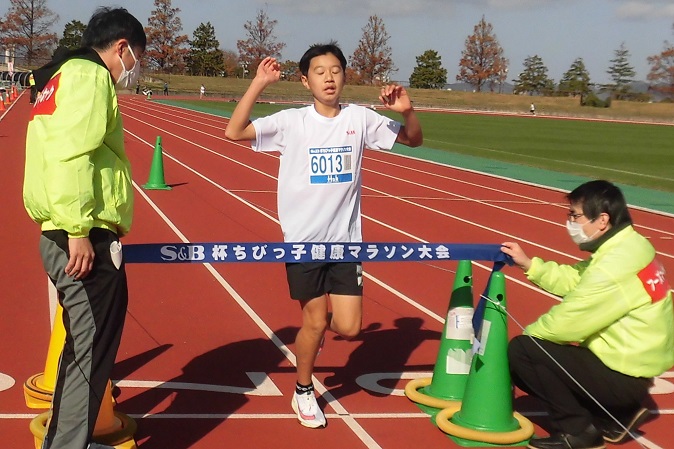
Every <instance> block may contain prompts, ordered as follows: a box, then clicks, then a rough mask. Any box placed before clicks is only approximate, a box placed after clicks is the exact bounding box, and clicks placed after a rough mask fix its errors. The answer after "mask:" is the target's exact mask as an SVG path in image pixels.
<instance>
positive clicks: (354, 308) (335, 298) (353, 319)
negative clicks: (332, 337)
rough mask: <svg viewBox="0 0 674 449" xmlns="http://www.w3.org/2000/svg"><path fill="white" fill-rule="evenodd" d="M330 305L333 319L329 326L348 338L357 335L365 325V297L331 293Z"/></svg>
mask: <svg viewBox="0 0 674 449" xmlns="http://www.w3.org/2000/svg"><path fill="white" fill-rule="evenodd" d="M330 305H331V306H332V319H331V320H330V322H329V323H328V328H329V329H330V330H331V331H333V332H334V333H336V334H337V335H339V336H340V337H342V338H344V339H346V340H350V339H352V338H355V337H357V336H358V334H359V333H360V329H361V327H362V325H363V297H362V296H349V295H330Z"/></svg>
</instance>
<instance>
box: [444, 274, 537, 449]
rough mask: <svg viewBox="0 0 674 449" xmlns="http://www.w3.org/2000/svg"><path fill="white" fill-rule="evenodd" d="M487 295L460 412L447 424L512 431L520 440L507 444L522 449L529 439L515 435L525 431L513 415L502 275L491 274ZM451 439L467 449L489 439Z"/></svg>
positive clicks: (480, 429)
mask: <svg viewBox="0 0 674 449" xmlns="http://www.w3.org/2000/svg"><path fill="white" fill-rule="evenodd" d="M487 296H488V298H489V300H488V301H487V303H486V307H485V311H484V320H483V322H482V326H481V328H480V332H479V334H478V336H477V340H478V342H479V347H478V348H477V351H476V353H475V354H474V355H473V361H472V364H471V369H470V374H469V375H468V380H467V382H466V389H465V391H464V395H463V402H462V403H461V409H460V410H459V411H458V412H456V413H454V414H453V416H452V417H451V419H450V422H451V423H453V424H455V425H457V426H459V427H462V428H466V429H473V430H477V431H480V432H484V433H486V434H489V433H490V432H494V433H496V432H499V433H510V432H511V433H513V435H516V438H519V441H508V443H507V445H509V446H525V445H526V444H527V440H528V437H527V436H524V437H521V436H519V437H518V436H517V435H521V434H522V432H521V431H522V430H525V429H524V428H521V427H520V424H521V423H520V421H519V420H518V419H516V418H515V416H514V415H513V404H512V401H513V398H512V386H511V382H510V370H509V366H508V322H507V318H508V317H507V315H506V313H505V308H506V294H505V277H504V275H503V273H501V272H494V273H493V274H492V276H491V281H490V283H489V289H488V295H487ZM527 427H528V425H527ZM532 429H533V426H532ZM531 433H533V430H532V431H531ZM529 436H531V435H530V434H529ZM452 439H454V440H455V441H456V442H457V443H458V444H460V445H462V446H469V447H483V446H485V443H484V441H487V440H489V438H485V439H484V440H483V441H473V440H467V439H464V438H460V437H457V436H454V435H452ZM504 444H506V443H504Z"/></svg>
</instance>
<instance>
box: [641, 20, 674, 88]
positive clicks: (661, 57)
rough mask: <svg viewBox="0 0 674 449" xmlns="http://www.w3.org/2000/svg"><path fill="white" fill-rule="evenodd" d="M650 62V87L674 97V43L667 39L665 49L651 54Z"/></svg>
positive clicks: (673, 28) (673, 25)
mask: <svg viewBox="0 0 674 449" xmlns="http://www.w3.org/2000/svg"><path fill="white" fill-rule="evenodd" d="M672 30H674V24H672ZM648 63H649V64H650V65H651V71H650V72H649V73H648V75H647V76H646V78H647V79H648V81H650V82H651V85H650V88H651V89H652V90H654V91H656V92H661V93H663V94H665V95H667V96H669V97H674V44H671V43H669V42H667V41H665V48H664V50H662V52H661V53H660V54H657V55H653V56H649V57H648Z"/></svg>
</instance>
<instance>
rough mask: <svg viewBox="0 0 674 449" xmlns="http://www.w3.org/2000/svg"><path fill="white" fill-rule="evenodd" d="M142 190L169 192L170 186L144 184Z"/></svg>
mask: <svg viewBox="0 0 674 449" xmlns="http://www.w3.org/2000/svg"><path fill="white" fill-rule="evenodd" d="M143 188H144V189H146V190H171V186H168V185H166V184H150V183H147V184H144V185H143Z"/></svg>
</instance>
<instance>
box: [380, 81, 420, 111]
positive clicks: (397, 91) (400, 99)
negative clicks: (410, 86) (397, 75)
mask: <svg viewBox="0 0 674 449" xmlns="http://www.w3.org/2000/svg"><path fill="white" fill-rule="evenodd" d="M379 100H381V102H382V104H383V105H384V107H386V109H389V110H391V111H394V112H400V113H404V112H407V111H409V110H410V109H412V102H411V101H410V97H409V96H408V95H407V91H406V90H405V88H404V87H402V86H398V85H397V84H389V85H386V86H384V87H382V88H381V95H379Z"/></svg>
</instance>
